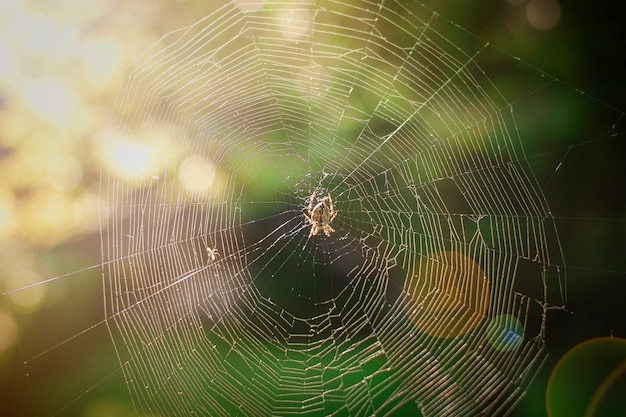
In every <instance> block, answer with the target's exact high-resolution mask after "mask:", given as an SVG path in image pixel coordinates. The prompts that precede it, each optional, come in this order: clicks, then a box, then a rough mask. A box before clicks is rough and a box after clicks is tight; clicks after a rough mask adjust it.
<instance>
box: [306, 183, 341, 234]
mask: <svg viewBox="0 0 626 417" xmlns="http://www.w3.org/2000/svg"><path fill="white" fill-rule="evenodd" d="M314 199H315V192H314V193H313V195H312V196H311V198H310V200H309V206H308V207H307V213H308V214H307V213H304V217H305V218H306V221H307V223H309V224H310V225H311V231H310V232H309V237H311V236H315V235H316V234H318V233H319V232H321V231H323V232H324V234H325V235H326V236H330V234H331V233H332V232H334V231H335V229H333V228H332V227H331V226H330V223H331V222H332V221H333V220H334V219H335V217H337V213H339V211H338V210H335V206H334V205H333V199H332V198H330V194H328V196H327V197H324V198H322V199H321V200H318V202H317V204H316V205H315V206H313V200H314ZM326 200H328V204H326Z"/></svg>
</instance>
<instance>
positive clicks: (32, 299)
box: [5, 269, 46, 314]
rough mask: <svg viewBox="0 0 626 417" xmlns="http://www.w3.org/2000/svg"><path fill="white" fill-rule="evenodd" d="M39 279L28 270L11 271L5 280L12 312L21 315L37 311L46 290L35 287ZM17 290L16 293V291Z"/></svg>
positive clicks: (40, 286) (41, 287)
mask: <svg viewBox="0 0 626 417" xmlns="http://www.w3.org/2000/svg"><path fill="white" fill-rule="evenodd" d="M40 281H41V277H40V276H39V275H38V274H37V273H36V272H34V271H33V270H30V269H20V270H16V271H13V273H12V275H11V276H10V277H8V278H7V279H6V280H5V284H6V288H7V291H14V292H10V293H9V294H8V295H7V297H8V299H9V300H10V303H11V306H12V307H13V310H15V311H18V312H20V313H22V314H25V313H32V312H34V311H36V310H38V309H39V308H40V307H41V305H42V303H43V302H44V300H45V297H46V288H45V286H43V285H37V283H38V282H40ZM16 290H17V291H16Z"/></svg>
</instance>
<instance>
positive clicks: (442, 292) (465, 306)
mask: <svg viewBox="0 0 626 417" xmlns="http://www.w3.org/2000/svg"><path fill="white" fill-rule="evenodd" d="M404 292H405V309H406V311H407V313H408V315H409V317H410V319H411V321H413V323H415V325H416V326H417V327H418V328H419V329H420V330H421V331H423V332H424V333H426V334H428V335H430V336H433V337H439V338H451V337H457V336H462V335H464V334H466V333H468V332H470V331H471V330H473V329H474V328H475V327H476V326H477V325H478V324H479V323H480V322H481V320H483V318H484V317H485V313H486V312H487V308H488V307H489V283H488V281H487V278H486V277H485V273H484V271H483V270H482V268H480V266H478V264H476V262H474V260H473V259H471V258H470V257H468V256H465V255H463V254H461V253H459V252H450V251H441V252H435V253H433V254H430V255H428V256H425V257H422V258H421V259H420V261H419V262H418V263H417V265H416V266H415V268H414V270H413V274H412V275H411V276H409V277H408V279H407V282H406V284H405V288H404Z"/></svg>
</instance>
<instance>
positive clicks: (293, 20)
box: [102, 1, 565, 416]
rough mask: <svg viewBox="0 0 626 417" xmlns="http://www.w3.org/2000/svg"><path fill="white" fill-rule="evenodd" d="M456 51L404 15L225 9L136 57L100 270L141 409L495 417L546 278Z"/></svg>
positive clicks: (528, 220)
mask: <svg viewBox="0 0 626 417" xmlns="http://www.w3.org/2000/svg"><path fill="white" fill-rule="evenodd" d="M444 33H445V36H444ZM469 40H471V41H473V42H474V43H475V41H476V39H474V38H472V37H471V36H469V35H468V34H467V33H465V32H463V31H462V30H460V29H459V28H457V27H455V26H454V25H452V24H450V23H449V22H446V21H445V20H443V19H441V18H440V17H439V16H438V15H436V14H435V13H433V12H431V11H429V10H427V9H426V8H424V7H423V6H421V5H420V4H417V3H411V2H409V3H408V4H404V2H403V3H402V4H399V3H396V2H384V3H383V4H381V5H378V4H373V3H368V2H359V3H344V2H339V1H338V2H333V1H328V2H317V3H314V4H310V3H308V2H303V3H300V4H293V3H292V4H289V6H288V7H286V6H284V5H283V4H282V3H273V2H270V3H264V5H263V7H262V8H259V9H256V10H254V9H251V8H249V9H248V10H244V9H241V8H239V7H237V5H236V4H228V5H225V6H222V7H221V8H219V9H217V10H215V12H214V13H212V14H211V15H209V16H207V17H206V18H204V19H202V20H201V21H199V22H198V23H197V24H195V25H193V26H190V27H188V28H184V29H182V30H179V31H177V32H174V33H171V34H169V35H167V36H166V37H164V38H163V39H162V40H161V41H160V42H158V43H157V44H156V45H155V46H154V47H153V48H151V49H150V50H148V51H146V53H145V54H143V55H142V56H141V57H139V58H138V59H137V60H136V61H135V62H134V64H133V65H132V67H131V68H130V69H129V72H128V77H127V78H126V80H125V82H124V84H123V86H122V88H121V90H120V93H119V96H118V99H117V102H116V107H115V111H116V116H115V118H114V120H113V122H112V130H113V131H114V132H115V134H116V135H117V137H123V138H128V140H132V141H135V142H141V143H142V144H143V145H144V146H147V147H149V148H150V149H153V150H155V152H156V153H157V154H158V152H161V154H160V155H161V156H160V157H159V158H158V160H157V161H156V162H154V164H153V165H152V170H153V172H151V175H150V176H149V178H147V179H145V180H142V181H141V182H135V183H132V184H130V183H128V182H126V181H124V180H121V179H119V178H117V177H115V176H114V175H112V174H111V175H107V174H105V176H104V177H103V182H102V188H103V196H104V197H105V198H106V201H107V209H106V216H105V224H104V227H103V251H104V259H103V265H105V267H104V268H105V271H104V278H105V279H104V283H105V301H106V317H107V322H108V325H109V327H110V331H111V334H112V336H113V341H114V345H115V348H116V351H117V354H118V356H119V360H120V364H121V366H122V369H123V372H124V375H125V378H126V381H127V385H128V388H129V390H130V392H131V396H132V398H133V401H134V402H135V406H136V408H137V410H138V411H139V412H140V413H142V414H143V413H154V414H158V415H213V416H230V415H242V416H255V415H258V416H267V415H420V414H421V415H424V416H459V415H463V416H471V415H490V416H494V415H505V414H507V413H509V412H510V411H511V410H512V409H513V407H514V406H515V404H516V403H517V402H518V401H519V400H520V399H521V398H522V396H523V394H524V392H525V389H526V388H527V386H528V384H529V383H530V381H531V379H532V378H533V376H534V375H535V373H536V372H537V370H538V368H539V366H540V365H541V363H542V362H543V361H544V359H545V356H546V350H545V345H544V330H545V313H546V311H547V309H548V308H549V307H548V306H549V305H551V304H553V305H561V304H562V303H564V302H565V300H564V299H563V298H564V296H563V294H564V283H563V282H564V281H563V280H564V277H562V276H561V274H560V273H559V270H558V268H557V265H558V264H559V263H560V262H561V261H560V256H561V253H560V247H559V245H558V238H557V235H556V232H555V230H554V223H553V221H552V220H553V219H552V217H551V214H550V211H549V208H548V207H547V205H546V202H545V199H544V198H543V196H542V194H541V192H540V190H539V187H538V185H537V183H536V181H535V180H534V177H533V176H532V173H531V172H530V171H529V169H528V166H527V165H526V163H525V158H524V154H523V150H522V148H521V142H522V140H521V138H520V136H521V135H523V132H520V129H518V126H517V124H516V121H515V118H514V115H515V107H514V105H513V103H514V99H516V98H517V97H507V96H506V94H505V93H503V92H501V91H502V90H501V89H500V88H499V87H498V86H497V85H496V84H497V81H496V80H495V79H494V77H491V78H490V76H489V75H488V73H487V71H486V70H485V69H484V67H488V66H489V63H490V62H491V61H490V59H491V57H493V54H494V53H497V51H496V52H494V50H493V49H492V48H491V47H490V46H489V45H487V44H485V43H481V44H479V45H478V47H477V48H473V47H469V46H467V45H473V43H471V42H468V41H469ZM459 45H464V46H463V47H461V46H459ZM468 51H471V52H468ZM500 58H503V57H500ZM504 58H506V57H504ZM194 184H195V185H194ZM207 184H208V185H207ZM328 196H330V197H331V198H332V200H333V203H334V210H336V211H337V216H336V217H335V219H334V220H333V221H332V223H331V226H332V228H333V229H334V230H335V231H334V232H332V233H330V236H325V235H324V233H318V234H317V235H315V236H309V232H310V229H311V224H310V223H308V222H307V220H306V218H305V214H310V213H309V210H310V209H311V208H312V207H314V206H315V205H316V204H317V203H318V202H320V201H322V200H323V199H324V198H325V197H326V198H327V197H328ZM326 202H327V203H328V202H329V200H326ZM207 247H210V248H215V249H217V251H218V252H217V253H215V254H212V253H211V252H207V251H206V248H207ZM553 294H554V297H552V296H553Z"/></svg>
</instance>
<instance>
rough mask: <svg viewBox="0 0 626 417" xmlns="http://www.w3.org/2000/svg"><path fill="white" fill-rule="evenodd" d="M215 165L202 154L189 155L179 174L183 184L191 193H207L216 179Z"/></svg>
mask: <svg viewBox="0 0 626 417" xmlns="http://www.w3.org/2000/svg"><path fill="white" fill-rule="evenodd" d="M215 173H216V169H215V166H214V165H213V164H212V163H211V162H210V161H209V160H207V159H206V158H204V157H202V156H197V155H192V156H189V157H187V158H186V159H185V160H184V161H183V163H182V165H181V167H180V172H179V174H178V178H179V180H180V183H181V185H182V186H183V187H184V188H185V190H187V191H188V192H190V193H191V194H201V193H206V192H207V191H208V190H209V189H210V188H211V186H212V185H213V181H215Z"/></svg>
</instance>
